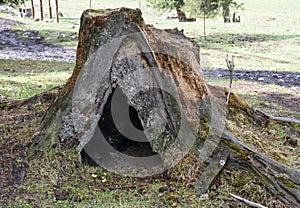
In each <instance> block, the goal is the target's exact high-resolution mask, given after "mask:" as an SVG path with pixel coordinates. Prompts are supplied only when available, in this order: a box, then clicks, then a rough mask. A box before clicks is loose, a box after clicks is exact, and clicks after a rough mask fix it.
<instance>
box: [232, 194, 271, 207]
mask: <svg viewBox="0 0 300 208" xmlns="http://www.w3.org/2000/svg"><path fill="white" fill-rule="evenodd" d="M230 195H231V196H232V197H233V198H235V199H237V200H239V201H241V202H243V203H245V204H247V205H248V206H251V207H256V208H268V207H265V206H263V205H261V204H258V203H255V202H252V201H249V200H247V199H244V198H242V197H239V196H237V195H234V194H230Z"/></svg>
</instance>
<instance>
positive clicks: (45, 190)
mask: <svg viewBox="0 0 300 208" xmlns="http://www.w3.org/2000/svg"><path fill="white" fill-rule="evenodd" d="M92 2H93V4H92V7H93V8H114V7H121V6H126V7H131V8H136V7H138V6H139V1H138V0H127V1H121V0H115V1H110V0H93V1H92ZM59 3H60V11H61V12H62V13H63V14H64V18H61V21H60V23H59V24H57V23H55V22H53V21H48V20H47V21H42V22H34V21H33V20H29V19H26V20H24V19H21V18H15V19H16V20H19V21H23V22H25V23H26V25H21V26H17V27H15V29H21V30H28V29H34V30H38V31H39V33H40V35H41V36H43V37H44V38H45V39H46V41H48V42H50V43H54V44H60V45H63V46H68V47H71V48H76V45H77V41H72V40H60V39H59V38H58V37H57V33H58V32H64V33H66V34H77V33H78V29H79V17H80V15H81V13H82V11H83V10H85V9H87V8H88V6H89V5H88V3H89V2H88V1H78V0H64V1H59ZM141 3H142V12H143V16H144V19H145V22H146V23H148V24H152V25H154V26H155V27H158V28H175V27H177V28H179V29H184V31H185V34H186V35H187V36H190V37H193V38H195V40H196V41H198V43H199V44H200V45H201V53H202V56H201V65H202V67H220V68H226V63H225V61H224V60H225V56H226V54H227V53H229V54H233V55H235V57H236V58H235V63H236V68H246V69H255V70H273V71H298V72H299V71H300V56H299V54H300V53H299V52H300V30H299V25H300V21H299V20H300V13H299V11H298V10H299V8H300V1H298V0H288V1H282V0H274V1H272V2H270V1H266V0H265V1H261V0H251V1H245V3H246V4H245V10H244V11H241V12H240V13H239V15H241V19H242V22H241V23H240V24H233V23H231V24H224V23H223V22H222V18H221V17H218V18H215V19H209V20H208V21H207V32H208V37H207V39H206V40H204V39H203V36H202V33H203V25H202V24H203V22H202V19H197V22H189V23H179V22H178V21H177V20H165V19H162V18H161V15H162V14H163V11H155V10H154V9H152V8H150V7H148V6H147V3H146V1H145V0H142V1H141ZM44 5H47V1H46V0H44ZM27 6H28V7H29V5H28V4H27ZM45 8H46V7H45ZM45 12H46V15H45V16H46V19H48V15H47V9H45ZM37 14H38V11H37ZM0 16H1V17H9V16H7V15H4V14H0ZM71 26H75V28H71ZM73 67H74V64H72V63H63V62H41V61H27V60H25V61H14V60H0V99H8V100H18V99H22V98H28V97H31V96H33V95H35V94H37V93H40V92H42V91H45V90H48V89H50V88H52V87H55V86H59V85H63V84H64V83H65V82H66V80H67V78H68V77H69V76H70V74H71V73H72V70H73ZM208 82H210V83H212V84H218V85H220V86H224V87H228V80H227V79H218V80H208ZM238 83H240V84H241V85H240V86H242V87H240V88H235V85H236V84H238ZM243 85H244V87H243ZM245 85H248V86H249V85H251V86H253V90H249V89H246V87H245ZM233 88H234V89H233V90H234V92H235V93H238V94H239V95H240V96H241V97H243V98H244V99H246V100H247V102H249V103H250V104H251V105H252V106H254V107H256V106H258V107H259V106H260V105H264V106H262V108H265V109H267V110H268V111H267V112H268V113H271V114H273V113H278V111H282V112H284V111H285V109H283V108H282V107H281V106H279V105H278V104H276V103H265V102H264V101H263V100H259V99H257V98H258V96H259V94H260V93H263V92H270V93H276V92H280V93H283V94H293V93H295V92H294V91H293V92H292V91H291V90H289V89H286V88H283V87H278V86H275V85H260V84H256V83H250V82H245V81H241V82H234V83H233ZM257 89H259V90H257ZM287 113H293V112H287ZM241 123H242V122H241ZM230 125H231V126H232V128H233V129H234V130H235V131H236V132H238V133H239V131H240V134H241V135H242V136H241V137H242V138H244V139H249V141H245V142H253V143H254V142H255V141H256V140H255V141H254V138H255V136H257V135H259V136H261V137H259V138H267V136H268V135H267V134H270V135H271V136H274V138H284V137H285V132H288V131H281V130H280V128H279V127H277V126H274V127H273V128H274V129H270V130H269V131H270V132H271V131H272V132H273V131H274V132H275V133H274V135H273V134H272V133H268V132H267V133H264V132H263V131H262V133H261V134H259V133H257V132H256V133H257V134H256V133H255V132H254V133H251V132H246V131H245V132H246V133H245V132H242V131H243V130H247V129H249V128H245V127H244V128H242V127H240V126H238V124H230ZM7 128H8V129H9V128H10V127H7ZM32 128H34V127H30V128H28V130H26V131H32V133H34V132H33V130H32ZM260 130H261V129H259V130H256V131H260ZM22 131H25V130H21V131H20V134H21V133H22ZM280 132H281V133H280ZM264 134H266V135H264ZM243 135H246V136H243ZM268 137H270V136H268ZM258 141H259V140H258ZM280 142H281V143H282V141H280V140H278V141H274V142H273V145H270V144H269V142H268V141H264V140H263V141H261V143H259V145H258V147H257V148H260V147H261V148H266V150H268V151H269V152H272V148H273V147H274V146H277V147H276V148H275V149H276V153H277V152H280V151H283V153H284V151H289V150H288V149H286V148H283V146H282V144H281V143H280ZM253 145H254V144H253ZM266 150H265V151H264V152H266ZM293 151H296V150H293ZM283 153H282V154H281V156H279V160H283V162H286V163H288V164H289V163H291V164H292V163H294V161H289V160H297V158H292V157H291V158H284V156H283V155H284V154H283ZM295 155H296V153H295ZM271 156H273V155H271ZM275 156H276V155H275ZM275 156H274V157H275ZM285 160H286V161H285ZM76 161H79V158H78V154H77V153H76V152H74V151H73V152H72V151H61V152H49V153H47V154H43V155H38V156H35V157H33V158H31V160H30V163H29V164H28V165H29V166H30V168H29V172H28V175H27V179H26V183H25V184H24V185H23V186H22V187H21V189H22V191H23V192H24V195H25V197H24V196H19V197H17V198H16V200H15V201H14V202H11V204H10V205H11V207H13V206H15V207H35V206H36V207H70V206H74V207H93V206H97V207H99V206H100V207H101V206H102V207H159V206H160V207H171V206H172V205H174V206H182V207H205V206H206V207H211V206H215V207H221V206H224V207H236V206H239V207H242V206H243V205H242V204H240V203H238V202H234V201H232V199H231V198H230V196H229V193H236V194H238V195H241V196H243V197H245V198H247V199H249V200H253V201H255V202H261V203H263V204H264V205H268V206H270V207H282V206H281V204H280V203H279V202H278V201H276V200H274V198H271V196H270V195H269V194H267V192H266V190H264V189H263V188H262V187H263V184H261V181H259V179H258V178H255V177H253V176H251V175H249V173H246V172H245V171H243V170H230V171H229V170H224V175H223V176H222V182H223V183H222V184H221V185H220V186H216V185H214V186H213V187H212V191H211V192H210V195H209V196H210V198H209V199H207V200H199V198H198V197H197V196H196V195H195V193H194V192H193V191H194V190H193V184H194V182H195V181H191V180H190V178H189V177H191V176H190V175H189V174H188V173H190V172H192V171H194V170H195V167H196V168H203V167H201V165H199V166H198V164H197V163H196V162H195V161H191V160H189V161H185V162H183V163H181V164H179V165H178V166H176V167H175V168H174V169H173V170H171V172H172V174H173V178H172V179H171V180H170V181H167V182H165V181H163V180H161V179H159V180H156V179H153V180H150V179H133V178H128V177H120V176H117V175H114V174H112V173H107V175H106V176H105V178H106V179H107V181H106V182H101V180H99V178H98V179H96V180H94V179H92V178H91V174H93V173H96V174H97V175H99V177H101V176H102V177H103V176H104V171H103V170H102V169H101V168H94V167H87V166H83V165H81V164H78V163H76ZM189 165H194V166H191V167H190V168H189V167H188V166H189ZM191 178H192V179H195V178H197V177H196V176H193V177H191ZM245 181H247V182H248V183H245ZM135 182H137V183H138V184H139V185H137V188H131V189H129V190H128V189H115V190H96V189H95V187H101V186H108V187H112V186H115V184H118V185H121V186H122V185H123V186H125V185H128V184H132V183H135ZM145 183H146V186H145V187H144V186H143V184H145ZM57 185H60V188H59V190H60V191H65V192H67V193H68V198H67V199H65V200H64V199H57V197H56V191H57V189H58V188H56V187H57ZM164 185H170V186H174V187H176V189H175V191H174V192H168V193H165V194H161V193H159V191H158V189H159V188H160V187H161V186H164ZM190 185H191V186H190ZM141 190H142V191H141ZM249 197H250V198H249Z"/></svg>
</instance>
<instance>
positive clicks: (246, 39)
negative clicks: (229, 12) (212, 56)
mask: <svg viewBox="0 0 300 208" xmlns="http://www.w3.org/2000/svg"><path fill="white" fill-rule="evenodd" d="M298 37H300V35H268V34H233V33H224V34H223V33H215V34H211V35H209V36H207V37H206V39H204V37H200V38H198V39H197V42H199V43H200V45H201V46H204V47H205V46H208V45H210V44H221V45H230V46H240V45H242V44H245V43H254V42H264V41H276V40H285V39H291V38H298Z"/></svg>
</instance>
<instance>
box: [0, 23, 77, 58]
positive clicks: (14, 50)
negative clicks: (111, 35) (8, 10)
mask: <svg viewBox="0 0 300 208" xmlns="http://www.w3.org/2000/svg"><path fill="white" fill-rule="evenodd" d="M17 24H23V23H20V22H17V21H14V20H8V19H4V18H0V59H22V60H25V59H30V60H40V61H65V62H75V55H76V54H75V50H71V49H68V48H65V47H61V46H55V45H52V44H49V43H47V42H46V41H45V40H44V38H42V37H40V36H39V34H38V32H37V31H34V30H22V31H21V30H11V27H12V26H15V25H17Z"/></svg>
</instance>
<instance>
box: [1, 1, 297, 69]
mask: <svg viewBox="0 0 300 208" xmlns="http://www.w3.org/2000/svg"><path fill="white" fill-rule="evenodd" d="M239 1H240V2H244V3H245V10H243V11H239V13H238V14H239V15H240V16H241V23H230V24H224V23H223V21H222V18H221V17H216V18H214V19H208V20H207V35H208V36H207V40H204V39H203V21H202V19H199V18H198V19H197V22H187V23H180V22H178V20H177V19H172V20H168V19H162V18H161V16H162V14H163V13H164V11H156V10H154V9H153V8H151V7H149V6H148V3H147V2H146V0H141V1H139V0H127V1H121V0H116V1H109V0H93V1H92V8H116V7H122V6H123V7H130V8H137V7H139V2H141V9H142V12H143V17H144V19H145V22H146V23H148V24H152V25H154V26H155V27H158V28H175V27H177V28H179V29H184V31H185V34H186V35H187V36H190V37H194V38H196V40H197V41H198V42H199V44H200V45H201V46H202V48H201V50H202V59H204V60H205V61H202V63H201V64H202V66H203V67H218V68H226V65H225V62H224V59H225V56H226V54H227V53H229V54H233V55H235V57H236V59H235V62H236V68H247V69H256V70H260V69H261V70H270V71H300V56H299V51H300V30H299V25H300V21H299V20H300V13H299V12H298V8H300V1H298V0H288V1H281V0H274V1H272V3H270V2H269V1H266V0H265V1H260V0H252V1H245V0H244V1H242V0H239ZM59 4H60V5H59V9H60V11H61V12H62V13H63V14H64V18H61V22H60V23H59V24H57V23H55V21H54V22H51V21H42V22H34V21H33V20H23V19H22V21H25V22H26V23H27V25H22V26H17V27H16V28H18V29H32V28H35V29H37V30H39V31H40V34H41V35H42V36H43V37H45V38H46V40H47V41H49V42H51V43H58V44H60V45H65V46H68V47H71V48H76V46H77V42H76V41H72V40H63V41H62V40H59V39H58V38H57V33H58V32H64V33H66V34H77V32H78V29H79V18H80V16H81V13H82V12H83V11H84V10H85V9H88V7H89V1H75V0H65V1H60V2H59ZM44 5H47V1H46V0H44ZM27 7H30V5H29V3H27ZM36 9H38V8H36ZM44 12H45V17H46V19H47V18H48V9H47V8H46V7H45V8H44ZM36 13H37V15H38V14H39V11H38V10H37V11H36ZM1 16H3V14H1ZM16 19H18V20H21V19H20V18H16ZM71 26H75V28H71ZM60 41H62V42H60Z"/></svg>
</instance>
